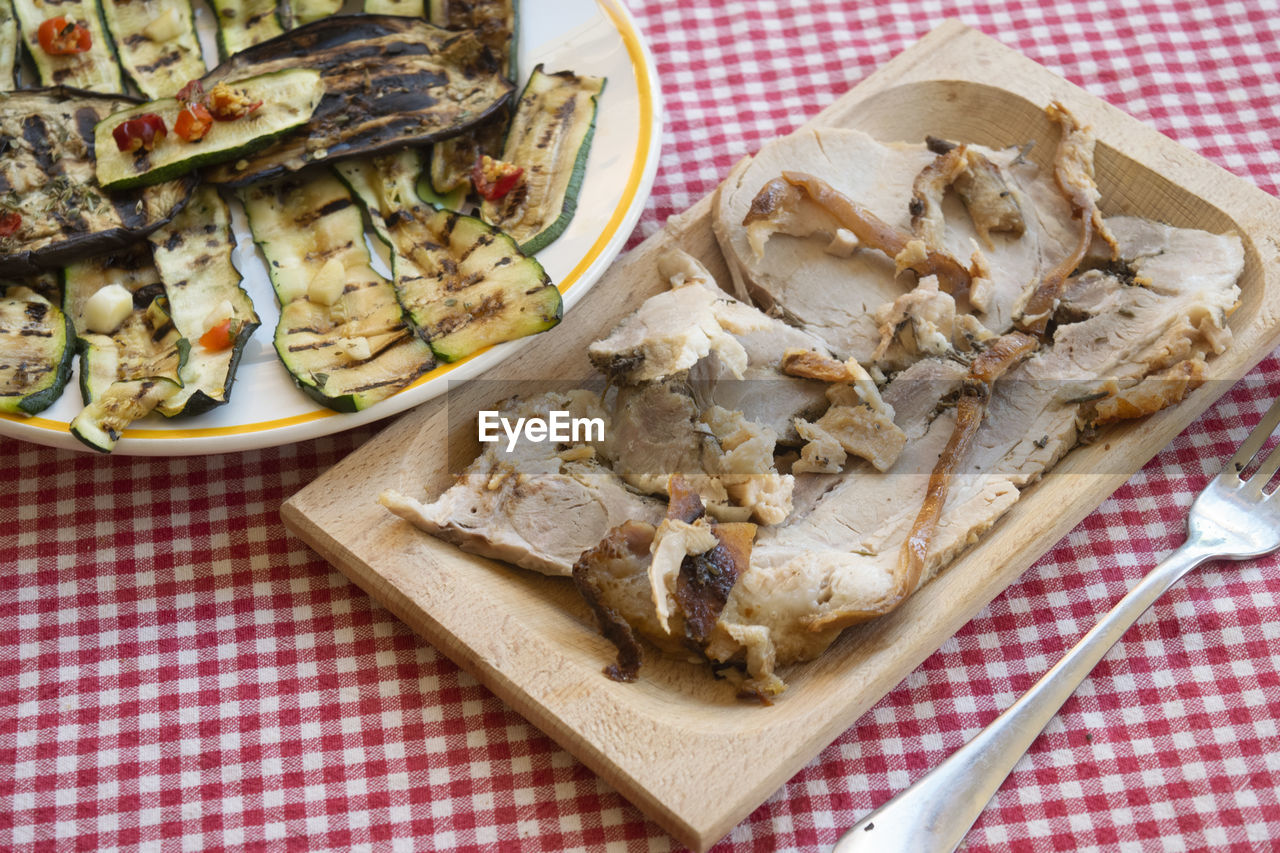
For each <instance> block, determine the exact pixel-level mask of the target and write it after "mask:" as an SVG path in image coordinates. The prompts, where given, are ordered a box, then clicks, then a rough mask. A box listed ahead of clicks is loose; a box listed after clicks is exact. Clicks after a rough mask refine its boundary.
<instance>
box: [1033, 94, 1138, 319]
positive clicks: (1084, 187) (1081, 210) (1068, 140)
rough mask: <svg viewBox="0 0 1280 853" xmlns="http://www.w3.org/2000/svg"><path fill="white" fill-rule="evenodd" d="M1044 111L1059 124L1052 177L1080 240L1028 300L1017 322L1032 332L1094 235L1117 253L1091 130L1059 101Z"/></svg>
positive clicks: (1050, 308)
mask: <svg viewBox="0 0 1280 853" xmlns="http://www.w3.org/2000/svg"><path fill="white" fill-rule="evenodd" d="M1046 112H1047V113H1048V114H1049V117H1050V118H1051V119H1053V120H1054V121H1056V122H1057V123H1058V124H1059V125H1060V126H1061V127H1062V139H1061V141H1060V142H1059V143H1058V151H1057V154H1056V155H1055V158H1054V166H1053V177H1054V180H1055V181H1057V184H1058V188H1059V189H1060V190H1062V193H1063V195H1065V196H1066V197H1067V200H1068V201H1070V202H1071V214H1072V216H1073V217H1075V218H1076V219H1079V220H1080V241H1079V242H1078V243H1077V244H1076V247H1075V250H1074V251H1072V252H1071V254H1069V255H1067V256H1066V257H1065V258H1063V259H1062V260H1061V261H1059V262H1058V263H1057V264H1056V265H1055V266H1054V267H1053V268H1052V269H1050V270H1049V271H1048V272H1047V273H1045V275H1044V277H1043V278H1042V279H1040V283H1039V284H1038V285H1036V289H1035V290H1034V291H1033V292H1032V293H1031V296H1030V297H1029V298H1028V299H1027V302H1026V305H1025V306H1024V307H1023V309H1022V316H1021V317H1020V318H1019V319H1018V323H1017V325H1018V328H1019V329H1021V330H1022V331H1024V332H1030V333H1031V334H1033V335H1040V334H1043V333H1044V330H1045V326H1047V325H1048V323H1049V317H1050V315H1051V314H1053V310H1054V307H1055V306H1056V305H1057V304H1058V297H1059V295H1060V294H1061V293H1062V289H1063V287H1064V286H1065V285H1066V283H1067V278H1068V277H1070V275H1071V274H1072V273H1073V272H1075V269H1076V267H1078V266H1079V265H1080V261H1081V260H1083V259H1084V256H1085V253H1086V252H1088V250H1089V245H1090V244H1091V243H1092V242H1093V236H1094V234H1095V233H1096V234H1097V235H1098V236H1100V237H1102V238H1103V239H1104V240H1105V241H1106V242H1107V243H1108V244H1109V245H1110V246H1111V251H1112V258H1113V259H1114V258H1115V252H1116V242H1115V238H1114V237H1112V236H1111V232H1110V231H1109V230H1108V229H1107V226H1106V224H1105V223H1104V222H1103V221H1102V211H1101V210H1099V209H1098V186H1097V184H1095V183H1094V180H1093V147H1094V141H1095V140H1094V137H1093V129H1092V128H1090V127H1085V126H1082V125H1081V124H1080V123H1079V122H1078V121H1077V120H1076V117H1075V116H1073V115H1072V114H1071V113H1069V112H1067V110H1066V108H1065V107H1063V106H1062V105H1061V104H1059V103H1056V102H1055V103H1052V104H1050V105H1049V107H1048V109H1047V110H1046Z"/></svg>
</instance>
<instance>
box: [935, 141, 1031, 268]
mask: <svg viewBox="0 0 1280 853" xmlns="http://www.w3.org/2000/svg"><path fill="white" fill-rule="evenodd" d="M965 160H966V168H965V169H964V171H963V172H961V173H960V174H959V175H957V176H956V180H955V183H954V184H953V186H954V187H955V190H956V192H957V193H959V195H960V200H961V201H963V202H964V206H965V210H967V211H969V218H970V219H972V220H973V227H974V229H975V230H976V231H977V232H978V236H979V237H980V238H982V242H983V243H985V244H986V245H987V247H988V248H990V247H991V245H992V243H991V234H992V232H995V231H1002V232H1005V233H1008V234H1013V235H1014V236H1019V237H1020V236H1022V234H1023V233H1024V232H1025V231H1026V229H1027V222H1026V220H1025V219H1024V218H1023V216H1022V208H1021V207H1019V206H1018V200H1017V199H1016V198H1014V195H1013V192H1012V191H1011V190H1010V189H1009V184H1008V183H1007V182H1006V181H1005V179H1004V175H1002V174H1001V173H1000V169H999V167H998V166H996V164H995V163H992V162H991V161H990V160H989V159H987V157H986V155H984V154H982V153H981V152H979V151H975V150H973V149H972V148H970V149H969V150H968V152H966V154H965Z"/></svg>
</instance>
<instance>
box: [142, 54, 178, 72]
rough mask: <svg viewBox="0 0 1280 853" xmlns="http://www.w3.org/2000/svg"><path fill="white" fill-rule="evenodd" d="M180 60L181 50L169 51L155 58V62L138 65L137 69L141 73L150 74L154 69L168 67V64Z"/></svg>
mask: <svg viewBox="0 0 1280 853" xmlns="http://www.w3.org/2000/svg"><path fill="white" fill-rule="evenodd" d="M181 61H182V53H181V52H179V51H176V50H175V51H170V52H169V53H167V54H165V55H164V56H162V57H160V58H159V59H157V60H156V61H155V62H153V63H151V64H150V65H139V66H138V68H137V70H138V71H140V72H141V73H143V74H150V73H151V72H152V71H155V70H157V69H159V68H168V67H169V66H170V65H174V64H176V63H178V62H181Z"/></svg>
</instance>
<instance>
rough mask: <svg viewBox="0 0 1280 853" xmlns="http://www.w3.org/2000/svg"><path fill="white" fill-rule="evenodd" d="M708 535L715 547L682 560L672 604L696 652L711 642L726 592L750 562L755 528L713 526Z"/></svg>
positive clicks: (731, 587) (746, 526)
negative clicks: (680, 617)
mask: <svg viewBox="0 0 1280 853" xmlns="http://www.w3.org/2000/svg"><path fill="white" fill-rule="evenodd" d="M694 498H695V499H696V498H697V496H696V495H695V496H694ZM711 533H712V535H714V536H715V537H716V539H718V540H719V544H718V545H716V547H714V548H712V549H711V550H710V551H706V552H705V553H702V554H695V555H693V556H690V557H685V558H684V562H682V563H681V564H680V576H679V578H678V579H677V581H676V604H677V605H678V606H679V608H680V610H681V612H682V613H683V614H684V635H685V637H686V638H687V639H688V640H689V641H690V642H691V643H693V644H694V646H695V647H696V648H697V649H699V650H701V649H702V648H703V647H704V646H706V644H707V643H708V642H709V641H710V640H711V632H712V630H714V629H715V627H716V620H718V619H719V618H720V611H722V610H724V605H725V602H727V601H728V600H729V592H730V591H731V590H732V589H733V585H734V584H735V583H737V582H738V576H739V575H741V574H742V572H743V570H744V569H746V567H747V565H748V564H749V563H750V562H751V544H752V541H753V540H754V539H755V535H756V526H755V525H754V524H747V523H744V522H730V523H728V524H717V525H714V526H713V527H712V528H711Z"/></svg>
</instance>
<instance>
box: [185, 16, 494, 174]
mask: <svg viewBox="0 0 1280 853" xmlns="http://www.w3.org/2000/svg"><path fill="white" fill-rule="evenodd" d="M298 67H308V68H316V69H318V70H319V71H320V74H321V77H322V79H323V80H324V84H325V95H324V98H323V99H322V100H321V102H320V106H319V107H318V108H317V109H316V111H315V114H314V115H313V116H312V118H311V120H310V121H309V122H307V124H306V125H305V126H304V127H303V128H301V129H299V130H298V131H296V132H294V133H292V134H290V135H289V136H288V137H286V138H285V139H282V140H281V141H280V142H279V143H278V144H276V145H273V146H271V148H270V149H268V150H266V151H263V152H261V153H259V154H257V155H256V156H252V157H249V158H247V159H245V160H242V161H239V162H235V163H227V164H224V165H222V166H219V167H217V168H214V169H210V170H208V171H207V172H206V173H205V179H206V180H208V181H210V182H212V183H220V184H230V185H233V186H241V185H244V184H248V183H252V182H253V181H256V180H259V179H261V178H264V177H268V176H273V175H277V174H279V173H282V172H286V171H296V170H298V169H301V168H303V167H304V166H306V165H308V164H309V163H312V162H316V161H320V160H330V159H337V158H340V157H348V156H353V155H360V154H374V153H378V152H381V151H386V150H392V149H397V148H403V147H404V146H406V145H422V144H426V143H428V142H432V141H434V140H436V139H438V138H442V137H445V136H450V135H454V134H457V133H461V132H463V131H465V130H467V129H468V128H470V127H471V126H472V125H474V124H476V123H477V122H480V121H483V120H484V119H485V117H486V116H488V115H489V114H490V113H491V112H492V111H493V110H496V109H498V108H500V107H501V106H502V104H504V103H506V102H507V101H508V100H509V99H510V97H511V88H512V87H511V84H510V83H509V82H508V81H507V80H506V79H505V78H503V77H502V76H501V75H500V74H499V73H498V70H497V67H496V65H495V64H494V62H493V57H492V55H491V54H490V53H489V52H488V51H487V50H485V49H484V47H483V46H482V45H481V44H480V43H479V42H478V41H477V40H476V38H475V36H473V35H471V34H470V33H451V32H447V31H445V30H441V29H439V28H438V27H433V26H432V25H431V24H428V23H427V22H425V21H417V20H413V19H411V18H401V17H396V16H391V15H335V16H332V17H329V18H325V19H323V20H320V21H316V22H315V23H313V24H308V25H306V26H304V27H299V28H298V29H296V30H291V31H290V32H287V33H285V34H284V35H282V36H280V37H278V38H274V39H272V40H270V41H268V42H264V43H262V44H259V45H256V46H254V47H251V48H248V49H247V50H244V51H242V52H241V53H239V54H238V55H236V56H234V57H232V58H231V59H230V60H228V61H227V62H224V63H223V64H222V65H220V66H218V68H217V69H215V70H214V71H213V72H212V73H210V74H209V76H208V77H206V78H205V89H206V90H208V89H209V87H210V86H211V85H212V84H214V83H216V82H217V81H219V80H225V79H235V78H237V77H245V76H249V75H255V74H263V73H269V72H272V71H279V70H283V69H286V68H298Z"/></svg>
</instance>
